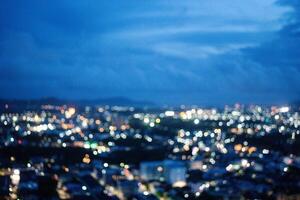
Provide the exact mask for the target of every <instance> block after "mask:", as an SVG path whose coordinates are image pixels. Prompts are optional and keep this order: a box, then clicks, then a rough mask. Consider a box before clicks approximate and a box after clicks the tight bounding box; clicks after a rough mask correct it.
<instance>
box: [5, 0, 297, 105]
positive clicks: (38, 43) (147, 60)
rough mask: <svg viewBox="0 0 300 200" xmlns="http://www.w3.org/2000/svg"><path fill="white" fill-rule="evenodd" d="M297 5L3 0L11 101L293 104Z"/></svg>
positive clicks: (234, 0) (7, 92) (7, 85)
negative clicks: (127, 99) (119, 99)
mask: <svg viewBox="0 0 300 200" xmlns="http://www.w3.org/2000/svg"><path fill="white" fill-rule="evenodd" d="M291 2H292V3H288V1H280V3H277V4H274V3H275V2H274V0H264V1H261V0H254V1H240V0H231V1H215V0H213V1H211V0H210V1H208V0H207V1H201V2H199V1H189V2H185V1H176V2H173V1H172V2H171V1H158V0H155V1H151V2H141V1H135V0H133V1H124V2H123V1H122V2H119V1H112V2H111V1H109V2H99V1H84V2H73V1H68V0H66V1H51V3H45V2H43V3H41V2H40V1H38V0H33V1H26V2H20V3H18V5H17V4H15V3H14V2H12V1H9V2H5V3H4V2H1V4H3V5H1V6H0V18H1V21H0V31H1V32H0V34H1V37H0V70H1V73H0V90H1V91H2V93H1V96H2V97H31V96H34V97H38V96H58V97H64V98H66V97H67V98H85V97H87V98H97V97H99V96H100V97H101V96H127V97H132V98H138V99H148V100H153V101H156V102H159V103H176V104H177V103H198V102H200V103H205V102H206V103H207V102H215V103H220V102H223V103H224V102H234V101H239V100H241V101H245V102H252V101H258V102H264V101H270V102H271V101H277V100H278V101H279V100H280V101H284V99H286V100H287V99H288V100H289V99H292V98H295V96H296V95H295V94H296V93H297V92H298V91H299V86H296V84H298V83H299V79H298V78H297V75H298V70H297V69H298V68H297V66H299V65H298V64H299V60H298V58H297V55H299V50H298V47H297V46H298V44H299V41H298V40H299V39H298V38H299V37H298V35H297V34H298V24H299V21H297V19H299V13H298V11H296V9H294V8H295V6H296V5H298V3H297V1H291ZM287 13H290V14H289V15H287ZM282 16H287V18H282ZM275 66H276V67H275ZM284 66H289V67H288V68H287V67H284ZM298 85H300V84H298ZM249 91H250V92H249ZM249 93H250V94H249Z"/></svg>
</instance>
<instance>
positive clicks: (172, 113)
mask: <svg viewBox="0 0 300 200" xmlns="http://www.w3.org/2000/svg"><path fill="white" fill-rule="evenodd" d="M165 115H166V116H167V117H172V116H174V115H175V112H174V111H171V110H167V111H166V112H165Z"/></svg>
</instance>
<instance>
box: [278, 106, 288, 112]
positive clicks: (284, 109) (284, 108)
mask: <svg viewBox="0 0 300 200" xmlns="http://www.w3.org/2000/svg"><path fill="white" fill-rule="evenodd" d="M289 110H290V108H289V107H287V106H284V107H281V108H280V109H279V111H280V112H282V113H285V112H289Z"/></svg>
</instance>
